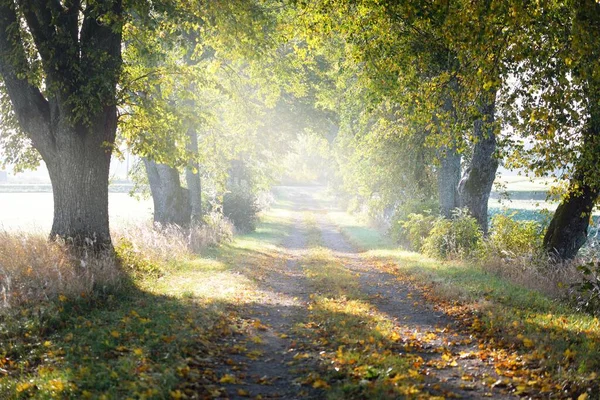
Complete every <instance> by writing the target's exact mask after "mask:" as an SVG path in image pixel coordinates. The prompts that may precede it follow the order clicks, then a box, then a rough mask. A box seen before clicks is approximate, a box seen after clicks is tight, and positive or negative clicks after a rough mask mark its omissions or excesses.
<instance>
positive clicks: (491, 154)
mask: <svg viewBox="0 0 600 400" xmlns="http://www.w3.org/2000/svg"><path fill="white" fill-rule="evenodd" d="M493 97H494V99H493V100H491V101H489V102H488V103H487V104H485V105H483V106H482V107H481V111H482V119H478V120H477V121H475V123H474V126H473V130H474V132H473V133H474V135H473V136H474V138H475V140H476V142H475V146H474V149H473V159H472V160H471V165H470V167H469V168H468V169H467V171H466V173H465V177H463V179H462V180H461V182H460V184H459V196H460V206H461V207H466V208H467V209H468V210H469V213H470V214H471V215H472V216H473V217H474V218H475V219H476V220H477V223H478V224H479V226H480V227H481V230H482V231H483V233H484V234H487V231H488V201H489V199H490V193H491V191H492V186H493V184H494V179H495V178H496V171H497V170H498V160H497V159H496V157H495V152H496V135H495V134H494V128H493V125H492V124H493V122H494V112H495V108H496V107H495V97H496V96H495V94H494V95H493Z"/></svg>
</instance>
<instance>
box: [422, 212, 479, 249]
mask: <svg viewBox="0 0 600 400" xmlns="http://www.w3.org/2000/svg"><path fill="white" fill-rule="evenodd" d="M482 240H483V234H482V232H481V230H480V229H479V225H478V224H477V220H475V218H473V217H471V216H469V215H468V214H467V212H466V211H464V210H457V212H456V214H455V215H454V216H453V218H452V219H444V218H438V219H437V220H436V221H435V222H434V224H433V229H432V230H431V232H430V234H429V236H428V237H427V238H426V239H425V241H424V242H423V246H422V249H423V252H424V253H425V254H427V255H428V256H431V257H436V258H466V257H469V256H471V255H473V254H474V252H475V251H476V250H478V249H479V248H480V246H481V243H482Z"/></svg>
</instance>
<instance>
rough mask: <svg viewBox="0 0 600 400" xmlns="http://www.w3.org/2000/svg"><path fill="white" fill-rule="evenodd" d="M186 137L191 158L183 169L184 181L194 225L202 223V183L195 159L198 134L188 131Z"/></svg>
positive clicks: (193, 130) (192, 129)
mask: <svg viewBox="0 0 600 400" xmlns="http://www.w3.org/2000/svg"><path fill="white" fill-rule="evenodd" d="M188 137H189V142H188V150H189V151H190V153H191V154H192V155H193V158H192V159H190V161H189V164H188V167H187V168H186V169H185V180H186V183H187V187H188V191H189V197H190V208H191V222H192V223H194V224H196V223H201V222H202V183H201V180H200V166H199V165H198V161H196V158H195V157H197V156H198V134H197V132H196V130H195V129H194V128H190V129H188Z"/></svg>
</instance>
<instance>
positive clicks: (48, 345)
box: [44, 340, 52, 347]
mask: <svg viewBox="0 0 600 400" xmlns="http://www.w3.org/2000/svg"><path fill="white" fill-rule="evenodd" d="M50 346H52V342H51V341H49V340H46V341H45V342H44V347H50Z"/></svg>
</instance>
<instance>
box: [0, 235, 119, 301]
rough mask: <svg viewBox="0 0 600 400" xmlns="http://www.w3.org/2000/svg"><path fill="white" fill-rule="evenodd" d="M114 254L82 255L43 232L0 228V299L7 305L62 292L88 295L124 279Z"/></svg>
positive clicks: (117, 283)
mask: <svg viewBox="0 0 600 400" xmlns="http://www.w3.org/2000/svg"><path fill="white" fill-rule="evenodd" d="M122 278H123V275H122V274H121V272H120V270H119V268H118V266H117V263H116V261H115V258H114V256H113V255H112V254H108V253H107V254H100V255H93V256H92V255H89V254H86V253H83V254H81V255H79V256H76V255H74V254H73V252H72V251H70V250H69V246H68V245H66V244H65V243H64V242H60V241H54V242H51V241H48V238H47V236H46V235H43V234H41V233H25V232H17V233H15V232H6V231H3V232H0V294H1V297H0V302H1V306H2V307H3V308H6V307H13V306H16V305H20V304H23V303H27V302H35V301H40V300H48V299H52V298H56V297H58V296H61V295H62V296H67V297H73V296H82V295H83V296H85V295H87V294H89V293H91V292H92V290H97V289H101V290H102V289H107V288H109V287H115V286H117V285H119V284H120V282H121V281H122Z"/></svg>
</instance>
